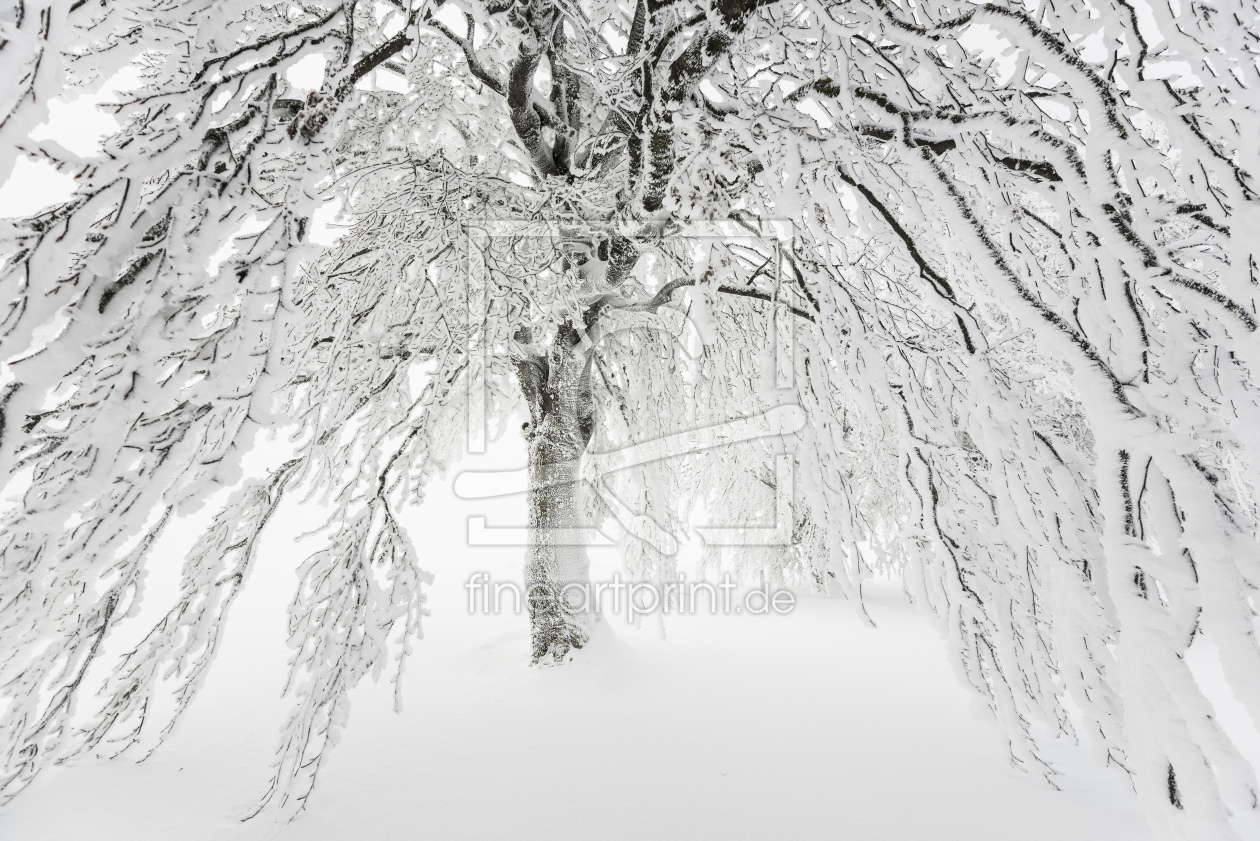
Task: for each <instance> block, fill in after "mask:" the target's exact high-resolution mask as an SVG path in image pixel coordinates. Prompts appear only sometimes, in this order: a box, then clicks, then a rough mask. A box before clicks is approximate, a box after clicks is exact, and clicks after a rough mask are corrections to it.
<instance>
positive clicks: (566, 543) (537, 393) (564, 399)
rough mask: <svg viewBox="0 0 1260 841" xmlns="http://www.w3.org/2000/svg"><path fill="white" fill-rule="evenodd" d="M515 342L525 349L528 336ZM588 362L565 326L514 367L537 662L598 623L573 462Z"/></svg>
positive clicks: (588, 405) (581, 445)
mask: <svg viewBox="0 0 1260 841" xmlns="http://www.w3.org/2000/svg"><path fill="white" fill-rule="evenodd" d="M518 338H519V339H523V340H524V341H523V342H522V343H523V344H528V341H529V337H528V336H521V337H518ZM587 363H588V359H587V353H586V352H585V351H584V350H583V349H582V347H581V346H580V344H579V336H578V333H577V331H576V330H574V329H573V328H572V327H571V326H568V325H564V326H563V327H561V328H560V329H559V330H558V331H557V334H556V337H555V339H554V340H553V341H552V343H551V347H550V348H549V349H548V353H547V355H546V356H542V355H536V356H529V357H527V358H525V359H523V360H521V361H519V362H518V364H517V375H518V378H519V380H520V384H521V391H522V393H523V394H524V395H525V400H526V402H527V403H528V404H529V413H530V421H529V423H528V424H527V425H526V427H525V440H526V443H527V446H528V452H529V549H528V550H527V552H526V555H525V599H526V604H527V605H528V608H529V621H530V638H531V641H532V645H533V662H534V663H536V664H538V663H544V664H554V663H561V662H564V660H566V659H567V658H568V656H569V654H570V652H571V651H572V650H573V649H576V648H581V647H582V646H583V645H585V644H586V641H587V640H588V639H589V638H590V633H591V629H592V628H593V626H594V623H595V622H596V620H597V619H598V614H597V612H596V610H595V607H596V606H595V604H594V603H593V601H594V600H593V599H591V598H590V571H589V570H590V560H589V559H588V558H587V556H586V549H585V547H584V546H583V545H582V543H581V536H580V532H581V530H582V529H583V528H584V522H583V516H582V488H581V478H580V474H579V470H578V465H579V461H580V459H581V457H582V452H583V451H584V450H585V449H586V444H587V442H588V441H590V438H591V429H592V402H591V383H590V369H589V367H588V364H587Z"/></svg>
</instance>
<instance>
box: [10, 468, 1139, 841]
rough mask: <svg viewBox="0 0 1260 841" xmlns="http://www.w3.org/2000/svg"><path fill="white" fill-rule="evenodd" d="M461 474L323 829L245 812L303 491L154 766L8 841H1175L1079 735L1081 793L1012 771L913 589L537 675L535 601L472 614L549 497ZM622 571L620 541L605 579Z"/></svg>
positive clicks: (268, 746)
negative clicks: (482, 544) (511, 532)
mask: <svg viewBox="0 0 1260 841" xmlns="http://www.w3.org/2000/svg"><path fill="white" fill-rule="evenodd" d="M466 466H467V464H461V465H460V467H461V468H462V467H466ZM452 478H453V477H452V476H448V477H446V479H445V480H443V481H442V482H439V483H438V485H439V486H438V487H435V488H434V489H433V491H432V492H431V494H430V499H429V501H428V502H427V503H426V505H425V506H424V507H422V508H420V509H418V510H417V511H416V512H415V515H414V516H413V517H411V518H410V521H409V528H410V529H411V531H412V534H413V535H414V536H415V537H416V540H417V544H418V546H419V548H420V551H421V554H422V557H423V558H424V564H425V566H426V567H428V568H429V569H430V570H432V571H433V572H434V573H435V574H436V576H437V577H436V581H435V583H434V586H433V588H432V589H431V593H432V595H431V608H432V611H433V615H432V616H431V617H430V618H429V620H428V622H427V626H426V638H425V639H424V640H423V642H421V643H419V644H418V645H416V648H415V654H414V655H413V658H412V660H411V661H410V663H409V665H408V669H407V674H406V677H405V678H404V709H403V712H402V713H401V714H399V715H396V714H395V713H394V712H393V711H392V710H391V692H390V688H389V686H388V684H387V682H385V681H382V682H381V683H380V684H371V683H365V685H364V686H362V687H360V689H359V690H358V691H356V693H355V695H354V698H353V710H352V711H351V719H350V723H349V726H348V727H347V728H346V730H345V731H344V734H343V738H342V740H341V742H340V744H339V745H338V746H337V747H336V749H335V750H333V752H332V753H331V755H330V757H329V759H328V762H327V763H326V765H325V766H324V769H323V772H322V775H321V777H320V781H319V784H318V786H317V788H316V791H315V794H314V796H313V798H312V800H311V802H310V805H309V807H308V808H307V810H306V811H305V812H304V813H303V814H302V815H301V816H300V817H298V818H297V820H295V821H293V822H291V823H287V824H285V823H282V822H279V821H278V820H277V819H275V818H274V817H268V816H267V815H266V813H264V815H263V816H262V817H259V818H256V819H254V820H252V821H248V822H241V820H240V818H241V816H242V815H243V814H245V813H246V812H247V811H248V809H249V806H250V805H251V803H252V802H254V801H255V799H256V798H257V796H258V795H259V794H260V793H261V792H262V791H263V790H264V788H265V787H266V782H267V777H268V771H269V761H270V758H271V754H272V751H273V749H274V748H275V746H276V741H277V736H278V731H279V726H280V722H281V719H282V717H283V714H284V710H285V707H284V702H282V701H281V700H280V699H279V695H280V689H281V685H282V683H283V677H284V662H285V658H286V656H287V649H286V647H285V642H284V618H283V613H284V608H285V605H286V603H287V600H288V598H289V597H290V595H291V590H292V582H293V569H294V566H295V565H296V563H297V562H298V561H299V560H300V559H301V558H302V557H304V556H305V554H306V553H307V552H308V551H309V549H308V548H307V547H306V545H305V544H304V543H303V542H296V543H295V540H294V535H295V534H296V533H298V532H300V531H302V530H303V528H310V527H312V526H313V525H315V524H316V521H315V515H313V514H312V513H311V511H310V508H309V507H303V506H300V505H298V504H296V502H292V501H291V502H292V504H288V505H286V507H285V509H282V512H281V515H280V516H278V517H277V521H276V522H275V523H274V526H273V527H272V528H271V529H270V530H269V532H268V536H267V537H266V538H265V545H264V546H263V551H262V557H261V558H260V561H261V563H260V566H259V568H258V569H257V570H256V572H255V576H254V579H253V581H252V582H251V586H250V587H249V588H248V589H247V590H246V591H245V593H244V595H243V596H242V597H241V599H240V601H239V602H238V604H237V608H236V611H235V613H234V617H233V619H234V621H233V622H232V624H231V625H230V627H229V629H228V632H227V636H226V639H225V642H224V648H223V651H222V653H221V656H220V659H219V661H218V662H217V664H216V666H215V668H214V670H213V672H212V674H211V676H210V678H209V681H208V682H207V684H206V687H205V690H204V691H203V693H202V695H201V696H200V698H199V699H198V700H197V702H196V703H195V704H194V706H193V708H192V710H191V711H190V713H189V715H188V717H187V718H186V720H185V721H184V723H183V725H182V726H181V727H180V729H179V730H178V731H177V733H176V735H175V736H174V737H172V738H171V740H170V741H169V742H168V743H167V744H166V745H165V746H164V747H163V748H162V749H161V750H160V751H158V752H157V753H155V754H154V755H153V756H152V757H151V758H150V759H148V760H147V761H145V762H143V763H135V762H132V761H129V760H128V759H127V758H126V757H123V758H121V759H116V760H113V761H109V762H106V761H103V760H102V761H84V762H82V763H80V764H77V765H74V766H70V767H62V768H56V769H53V770H52V771H50V772H49V773H47V774H46V775H45V776H44V777H42V778H41V779H39V780H37V781H36V782H35V783H34V784H33V785H32V786H31V787H30V788H29V789H28V790H27V791H26V792H24V793H23V794H22V795H21V796H20V797H18V798H17V799H16V800H15V801H14V802H13V803H12V804H10V805H9V806H7V807H5V808H4V809H3V810H0V839H5V841H56V840H57V839H74V841H79V839H85V838H91V839H93V841H112V840H113V839H119V841H122V839H126V841H150V839H152V841H159V839H160V841H174V839H179V841H199V840H200V839H207V841H208V839H214V840H215V841H234V840H235V839H242V840H243V839H292V841H297V839H304V840H306V839H309V840H310V841H315V839H330V841H331V839H336V841H357V840H358V839H435V841H452V840H453V839H465V838H466V839H476V841H491V839H514V841H531V840H532V839H543V838H546V839H578V838H583V839H585V838H598V839H620V838H626V839H630V838H634V839H653V840H654V839H704V840H705V841H707V839H715V840H716V839H721V840H722V841H730V840H731V839H771V838H774V839H814V838H818V839H823V838H826V839H855V841H857V840H859V839H860V841H898V840H899V839H933V841H953V839H958V840H959V841H962V839H966V840H967V841H999V839H1000V840H1001V841H1042V839H1045V841H1051V839H1053V840H1054V841H1068V840H1069V839H1071V841H1090V840H1091V839H1097V840H1098V841H1139V840H1140V841H1146V839H1148V838H1150V833H1149V831H1148V830H1147V829H1146V826H1145V824H1144V822H1143V819H1142V818H1141V816H1140V814H1139V812H1138V809H1137V804H1136V801H1135V798H1134V797H1133V795H1132V793H1131V791H1130V789H1129V786H1128V783H1127V781H1126V780H1125V779H1124V778H1123V776H1122V775H1121V774H1120V773H1119V772H1116V771H1106V770H1104V769H1099V768H1093V767H1091V766H1090V765H1089V764H1088V762H1086V761H1085V757H1084V756H1083V755H1077V754H1074V753H1073V752H1072V751H1070V750H1066V749H1065V750H1063V751H1060V752H1058V753H1056V754H1055V756H1057V757H1058V760H1057V765H1058V766H1059V767H1060V768H1062V769H1063V770H1064V771H1066V772H1067V773H1066V774H1065V776H1063V777H1061V778H1059V785H1060V786H1061V787H1062V791H1055V790H1054V789H1053V788H1051V787H1050V786H1049V785H1048V784H1047V783H1046V782H1045V781H1044V780H1043V779H1042V778H1041V777H1040V776H1038V775H1035V774H1029V773H1023V772H1020V771H1017V770H1014V769H1012V768H1011V767H1009V765H1008V763H1007V762H1006V760H1005V758H1004V747H1003V744H1002V741H1001V739H1000V737H999V735H998V731H997V729H996V726H995V725H993V724H991V723H989V722H988V721H986V720H984V719H983V718H982V717H980V716H979V715H977V714H976V713H975V712H974V711H973V709H972V702H971V698H970V697H969V696H968V694H967V693H966V692H964V691H963V689H962V688H961V687H960V686H959V684H958V682H957V680H956V678H955V675H954V673H953V671H952V669H951V667H950V665H949V663H948V662H947V660H946V658H945V656H944V651H945V648H944V643H943V642H942V641H941V640H940V639H939V638H938V636H937V634H936V632H935V630H934V629H933V628H932V627H931V626H930V625H929V624H928V623H927V622H926V621H925V620H924V619H923V618H921V617H920V616H919V615H918V614H917V613H916V611H915V610H914V609H913V608H912V607H910V606H909V605H908V604H906V602H905V601H904V599H903V598H902V596H901V595H900V592H899V590H898V588H897V587H896V586H895V585H892V584H888V585H884V586H882V587H876V588H874V590H873V593H872V595H871V598H870V601H869V610H870V613H871V615H872V616H873V617H874V619H875V621H876V622H877V623H878V625H879V627H878V629H871V628H869V627H867V626H865V625H864V624H862V623H861V622H860V621H859V620H858V617H857V615H856V613H855V610H854V606H853V605H852V604H849V603H845V602H840V601H827V600H823V599H818V598H803V599H801V600H800V602H799V603H798V606H797V608H796V610H795V611H794V612H793V613H792V614H791V615H788V616H748V615H741V616H725V617H724V616H717V617H714V616H709V615H707V614H704V615H700V616H692V617H685V618H682V617H671V618H669V619H668V621H667V622H666V623H665V624H664V638H662V627H661V623H660V622H659V621H657V620H655V619H649V620H647V621H645V622H643V623H642V625H641V626H640V627H638V628H634V627H630V626H628V625H626V624H625V623H624V622H623V621H620V620H618V621H614V622H609V623H607V624H606V626H605V628H604V631H603V632H602V633H601V634H600V636H599V637H598V638H597V639H596V640H595V641H594V643H593V645H591V646H590V647H588V648H587V649H586V650H585V651H584V652H583V654H582V659H581V661H579V662H577V663H575V664H573V667H571V668H565V669H559V670H535V669H530V668H527V667H526V666H525V658H526V642H527V626H526V620H525V618H524V616H522V615H515V614H512V613H507V614H503V615H497V616H488V615H484V614H482V615H470V614H469V613H468V610H467V592H466V590H465V588H464V584H465V582H466V581H467V580H468V577H469V574H470V573H471V572H473V571H487V572H489V573H491V574H492V575H493V576H494V577H495V578H496V579H508V578H513V577H515V578H517V579H518V580H519V575H520V573H519V569H520V562H521V557H522V552H523V550H521V549H519V548H494V549H487V548H470V547H469V546H467V540H466V529H467V522H466V519H467V516H468V515H469V514H486V515H487V516H488V521H489V522H490V523H491V524H492V525H509V524H514V523H515V524H519V523H523V522H524V504H523V499H522V498H519V497H517V498H509V499H505V500H501V501H496V502H495V503H493V504H487V503H484V502H481V503H470V502H461V501H459V500H456V499H455V498H454V496H453V495H452V493H451V491H450V486H451V481H450V480H451V479H452ZM191 539H192V534H191V528H190V529H186V530H181V533H180V534H178V535H174V536H172V537H171V539H170V540H167V541H166V544H165V545H164V546H162V547H159V550H158V551H159V552H165V553H167V554H166V557H169V561H168V562H166V563H165V565H164V567H163V569H164V570H167V572H166V573H165V574H167V575H169V576H170V577H171V579H172V580H171V581H165V582H164V581H162V580H161V579H162V575H161V574H159V575H155V576H154V577H153V579H152V580H151V582H150V591H149V592H150V594H151V595H153V596H155V598H154V600H153V601H154V602H155V603H156V602H158V601H159V598H157V597H160V595H161V593H162V592H163V588H164V587H170V586H173V576H174V574H175V573H174V572H173V571H171V570H177V568H178V564H179V560H180V557H181V556H180V554H179V553H180V552H181V551H182V549H181V547H182V546H183V545H184V544H185V543H186V542H188V541H191ZM159 557H161V555H159ZM168 568H169V569H168ZM613 569H614V566H613V563H612V560H611V557H610V554H598V553H597V558H596V570H595V575H596V577H597V578H598V577H600V576H607V575H610V574H611V572H612V570H613ZM124 642H125V641H124V640H121V639H120V640H116V641H115V649H117V648H118V647H119V646H121V645H122V644H124Z"/></svg>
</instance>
